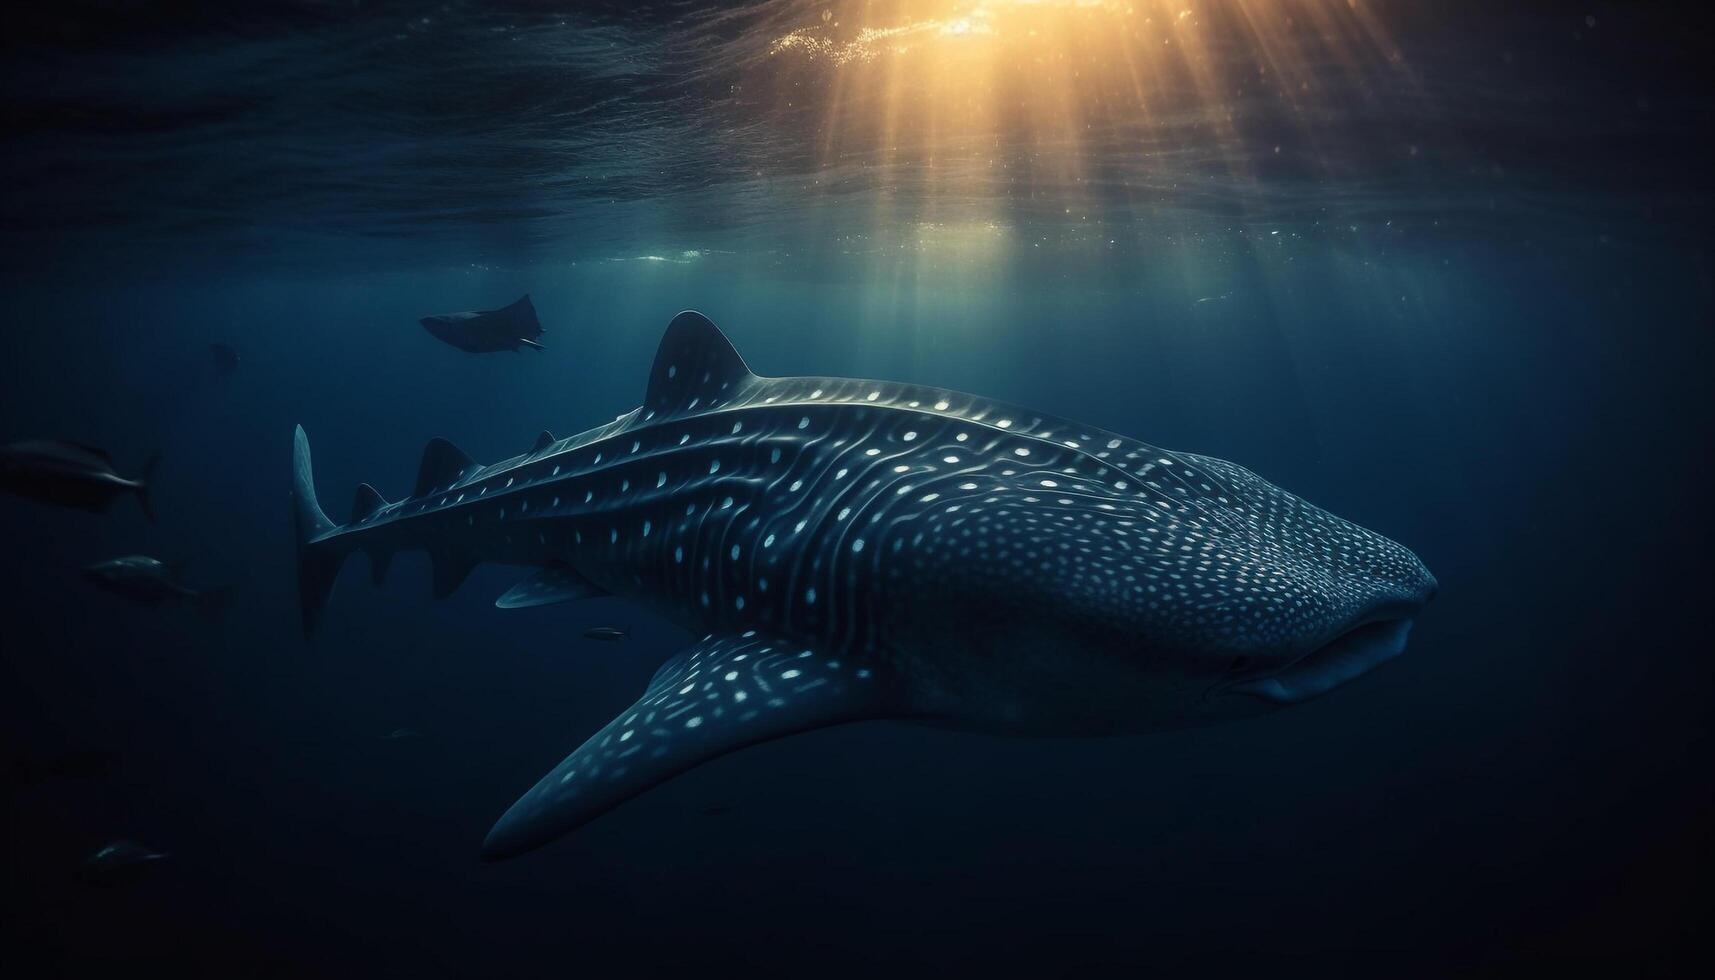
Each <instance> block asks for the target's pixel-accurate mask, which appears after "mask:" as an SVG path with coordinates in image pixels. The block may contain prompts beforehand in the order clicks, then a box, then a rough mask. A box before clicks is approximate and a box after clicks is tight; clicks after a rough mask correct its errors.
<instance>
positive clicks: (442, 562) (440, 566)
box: [430, 551, 477, 599]
mask: <svg viewBox="0 0 1715 980" xmlns="http://www.w3.org/2000/svg"><path fill="white" fill-rule="evenodd" d="M430 560H431V561H433V562H434V590H435V598H437V599H445V598H446V597H447V596H450V595H452V594H453V593H454V592H457V591H458V588H459V586H461V585H463V584H464V580H465V579H467V578H469V577H470V572H471V569H473V568H475V567H476V566H477V560H476V559H475V558H474V557H472V556H470V555H464V554H455V553H453V552H447V551H439V552H435V553H433V554H431V555H430Z"/></svg>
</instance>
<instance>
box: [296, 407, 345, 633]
mask: <svg viewBox="0 0 1715 980" xmlns="http://www.w3.org/2000/svg"><path fill="white" fill-rule="evenodd" d="M338 527H339V526H338V525H337V524H335V523H334V522H333V521H330V520H328V516H327V515H326V514H324V513H322V508H321V504H319V503H317V502H316V484H315V475H314V474H313V473H312V472H311V470H310V440H309V437H308V436H306V435H304V427H303V426H301V425H300V426H298V428H297V432H296V433H295V434H294V435H293V437H292V529H293V531H294V533H295V534H296V536H297V542H298V613H299V615H300V617H301V618H302V620H303V624H304V638H305V639H308V638H309V637H310V635H311V634H312V633H314V632H315V629H316V622H317V621H318V620H319V619H320V618H321V612H322V607H323V606H326V605H327V601H328V595H329V594H330V593H332V592H333V583H334V579H336V578H338V577H339V567H340V565H342V564H343V563H344V562H345V550H344V549H343V548H341V547H339V546H338V545H336V544H334V543H332V542H329V541H318V540H317V539H318V538H321V537H323V536H324V535H326V534H327V533H328V532H330V531H334V530H337V529H338Z"/></svg>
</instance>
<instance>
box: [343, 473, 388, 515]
mask: <svg viewBox="0 0 1715 980" xmlns="http://www.w3.org/2000/svg"><path fill="white" fill-rule="evenodd" d="M385 506H387V501H386V500H385V499H383V498H382V496H381V494H379V493H377V492H376V491H375V488H374V487H372V486H370V485H369V484H367V483H359V484H358V485H357V496H356V497H355V498H353V500H352V501H351V523H353V524H356V523H357V522H358V521H361V520H363V519H364V518H365V517H368V516H370V515H371V514H374V513H375V512H376V511H378V510H380V509H381V508H383V507H385Z"/></svg>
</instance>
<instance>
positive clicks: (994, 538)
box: [296, 313, 1434, 855]
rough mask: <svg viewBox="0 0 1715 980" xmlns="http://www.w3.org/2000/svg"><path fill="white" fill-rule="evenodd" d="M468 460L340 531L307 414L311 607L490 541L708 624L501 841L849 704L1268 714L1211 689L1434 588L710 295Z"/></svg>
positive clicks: (864, 714)
mask: <svg viewBox="0 0 1715 980" xmlns="http://www.w3.org/2000/svg"><path fill="white" fill-rule="evenodd" d="M467 463H468V460H467V459H465V458H464V457H463V454H462V453H459V452H458V451H457V450H456V449H453V448H452V447H450V446H448V445H447V444H445V443H439V444H431V446H430V450H429V452H428V453H426V454H425V458H424V466H423V470H422V472H421V476H420V478H419V487H418V492H417V493H415V494H414V495H413V496H412V497H411V498H409V499H406V500H402V501H399V502H397V503H392V504H384V503H382V502H381V500H380V498H379V497H378V496H376V495H375V494H374V491H371V490H368V488H367V487H365V488H363V490H360V492H359V497H358V505H357V506H358V510H359V511H360V513H358V514H357V515H356V516H355V518H354V520H353V521H352V522H351V523H349V524H347V525H345V526H343V527H336V526H334V525H333V524H332V523H331V522H329V521H328V520H327V519H326V518H325V516H322V514H321V512H320V509H319V507H317V506H316V505H315V499H314V490H313V487H312V486H311V484H310V480H309V472H308V471H309V462H308V446H307V443H306V442H305V441H304V440H303V438H302V433H301V430H300V436H299V445H298V481H297V486H296V495H297V499H298V520H299V533H300V538H301V541H302V552H301V554H302V557H303V565H302V568H303V571H302V572H301V583H300V584H301V586H302V588H303V591H304V597H305V617H306V626H308V625H309V624H311V623H313V621H314V618H315V615H316V613H317V611H318V610H319V608H320V606H321V604H322V602H323V600H324V599H325V596H326V593H327V591H328V589H329V588H331V584H332V577H333V574H334V572H335V571H337V568H338V563H339V560H340V559H341V558H342V557H343V556H344V555H345V554H346V553H348V552H350V551H351V550H357V549H361V550H365V551H367V552H369V553H370V554H371V556H372V557H373V558H374V559H375V560H376V561H377V563H378V564H377V567H378V569H382V568H384V567H385V562H386V559H387V557H388V556H390V555H391V554H392V552H393V551H394V550H397V549H400V548H413V547H414V548H426V549H428V550H429V551H430V552H431V554H432V555H433V556H434V560H435V567H436V590H437V593H440V594H445V593H447V592H450V591H451V590H452V589H453V588H456V586H457V585H458V583H459V582H460V581H461V580H462V579H463V577H464V575H465V574H466V573H467V572H468V571H469V569H470V567H471V566H472V565H473V564H475V563H476V562H478V561H498V562H508V563H514V564H521V565H531V566H540V567H541V568H542V569H543V571H542V572H540V573H539V574H538V575H537V576H536V577H535V578H533V579H531V580H529V581H527V582H525V583H523V584H521V585H520V586H519V587H518V588H516V589H514V590H513V591H512V592H510V593H508V594H507V596H505V597H503V598H502V600H501V602H500V604H501V605H503V606H517V605H537V604H541V603H543V602H552V601H559V600H562V599H571V598H578V597H581V596H586V595H599V594H612V595H618V596H624V597H628V598H632V599H634V600H637V601H640V602H642V603H644V604H646V605H648V606H650V607H652V608H654V609H656V610H658V611H659V612H661V613H662V614H664V615H665V616H667V617H668V618H670V619H672V620H674V621H676V622H678V623H680V624H682V625H684V626H686V627H688V628H690V629H692V630H694V631H696V632H697V633H698V634H699V635H703V636H704V639H703V640H702V641H700V642H699V643H698V644H696V645H694V646H693V647H692V648H691V649H690V650H689V651H687V652H686V653H685V654H682V655H681V656H679V657H677V658H675V659H674V660H672V661H669V663H668V664H667V665H666V666H665V667H664V668H663V669H662V671H661V672H660V673H659V674H658V675H657V677H656V679H655V680H654V681H653V682H652V683H651V685H650V688H649V690H648V691H647V692H646V693H645V695H644V697H643V698H642V699H641V700H640V701H639V702H638V703H637V704H636V705H635V706H634V707H633V708H632V709H630V710H628V711H627V712H626V713H623V714H622V715H621V716H620V717H618V718H616V719H615V720H614V722H613V723H611V724H610V725H609V726H608V727H607V728H605V729H603V730H602V731H601V732H599V733H597V734H596V735H595V736H594V737H593V738H592V739H591V740H590V741H589V742H587V743H586V744H585V745H584V746H583V747H582V748H580V749H579V750H578V751H577V752H575V753H573V754H572V755H571V756H570V757H568V758H567V760H566V761H565V762H564V763H563V764H562V765H561V766H560V767H559V768H558V769H557V770H556V771H555V772H553V773H550V774H549V776H547V777H545V778H544V779H543V780H542V782H541V783H540V784H538V786H537V787H536V788H535V789H533V790H532V791H531V792H530V793H529V794H527V795H526V796H525V797H524V798H523V799H521V800H520V801H519V802H518V803H517V804H516V805H515V806H514V807H513V809H512V811H510V812H509V813H508V814H507V816H506V817H505V818H504V819H503V820H502V821H501V823H500V824H499V825H497V826H496V828H495V831H494V832H493V833H492V834H491V835H490V839H489V842H488V845H487V852H488V853H490V854H493V855H504V854H509V853H515V852H517V851H519V850H523V849H527V848H529V847H532V846H535V845H537V844H540V843H542V842H544V841H546V840H548V839H551V838H552V837H554V836H556V835H557V834H559V833H562V832H564V831H565V830H568V829H570V828H572V827H574V826H576V825H578V824H579V823H582V822H584V821H585V820H588V819H590V818H592V817H594V816H595V815H597V814H599V813H600V812H602V811H604V810H605V809H607V808H609V807H611V806H613V805H614V804H616V803H618V802H620V801H621V800H623V799H625V798H626V797H628V796H630V795H633V794H635V793H637V792H641V791H642V790H644V789H647V788H648V787H649V786H651V785H654V784H655V783H657V782H659V781H660V780H661V779H664V778H666V777H668V776H670V775H672V774H673V773H675V772H677V771H681V770H683V769H685V768H688V767H689V766H692V765H695V764H697V763H698V762H701V761H703V760H705V759H707V758H709V757H712V756H713V755H718V754H721V753H723V752H726V751H730V750H732V749H734V748H737V747H739V746H742V745H745V744H750V743H752V742H755V741H758V740H761V739H765V738H771V737H775V736H778V735H783V734H789V733H791V732H795V731H801V730H804V729H807V728H813V727H818V726H821V725H826V724H832V723H836V722H840V721H848V720H855V719H860V718H872V717H882V716H892V717H907V718H920V719H922V720H925V721H931V722H935V723H939V724H950V725H958V726H961V727H968V728H979V729H987V730H998V731H1017V732H1041V733H1048V734H1089V733H1105V732H1123V731H1139V730H1145V729H1150V728H1158V727H1162V726H1164V725H1171V724H1181V723H1185V722H1188V721H1194V720H1198V719H1201V718H1207V717H1215V716H1219V715H1227V714H1235V713H1241V712H1242V709H1240V708H1235V707H1233V706H1232V705H1233V703H1234V702H1244V703H1248V704H1250V705H1252V706H1253V710H1254V706H1255V705H1256V704H1258V702H1256V701H1254V700H1253V699H1243V698H1226V697H1211V694H1212V693H1214V692H1217V691H1220V690H1222V689H1224V687H1225V686H1229V685H1230V684H1231V683H1232V682H1234V681H1235V680H1244V679H1247V678H1253V677H1267V676H1268V675H1270V674H1272V673H1274V672H1277V671H1279V670H1281V669H1282V668H1284V667H1287V666H1289V665H1292V664H1294V663H1297V662H1300V661H1303V660H1306V659H1308V658H1307V655H1308V654H1309V653H1310V652H1311V651H1315V650H1318V649H1319V648H1323V647H1324V645H1327V644H1329V643H1330V641H1332V640H1334V639H1335V638H1336V637H1338V636H1341V635H1342V634H1346V633H1348V632H1349V631H1351V630H1352V629H1353V628H1354V626H1355V625H1362V624H1363V623H1364V622H1365V621H1366V620H1375V619H1384V618H1385V619H1390V620H1391V619H1396V618H1399V617H1400V616H1402V615H1405V614H1407V613H1408V612H1409V611H1412V610H1415V608H1416V607H1417V606H1418V605H1420V604H1421V603H1422V602H1423V601H1424V600H1425V599H1426V598H1427V596H1428V595H1429V593H1430V592H1432V590H1433V588H1434V583H1433V579H1431V578H1430V577H1429V575H1428V573H1427V572H1426V571H1425V570H1424V568H1423V566H1422V565H1421V563H1419V562H1418V560H1417V559H1416V557H1415V556H1413V555H1412V554H1411V553H1410V552H1409V551H1407V550H1406V549H1404V548H1403V547H1401V546H1399V545H1397V544H1395V543H1393V542H1391V541H1389V540H1387V539H1386V538H1383V537H1381V536H1380V535H1377V534H1374V533H1372V532H1369V531H1366V530H1364V529H1362V528H1359V527H1357V526H1355V525H1353V524H1350V523H1348V522H1346V521H1343V520H1341V519H1340V518H1338V517H1335V516H1333V515H1331V514H1328V513H1327V512H1325V511H1322V510H1320V509H1318V508H1316V507H1314V506H1312V505H1310V504H1308V503H1306V502H1305V501H1303V500H1300V499H1299V498H1297V497H1295V496H1293V495H1291V494H1289V493H1286V492H1285V491H1282V490H1280V489H1278V488H1276V487H1274V486H1272V485H1270V484H1268V483H1267V482H1265V481H1263V480H1262V479H1260V478H1259V477H1257V476H1256V475H1255V474H1253V473H1251V472H1249V471H1248V470H1245V469H1243V468H1242V467H1238V466H1235V465H1233V464H1231V463H1227V462H1223V461H1221V460H1216V459H1211V458H1208V457H1203V456H1196V455H1192V454H1188V453H1175V452H1169V451H1166V450H1162V449H1157V448H1155V447H1152V446H1148V445H1145V444H1143V443H1140V442H1137V441H1135V440H1130V439H1126V438H1123V437H1120V436H1117V435H1114V434H1112V433H1108V432H1103V431H1100V430H1097V429H1093V428H1091V427H1088V426H1081V425H1077V424H1074V423H1071V422H1067V421H1064V420H1062V419H1058V418H1053V417H1051V416H1047V415H1043V414H1041V413H1036V412H1030V411H1027V410H1024V409H1018V408H1014V407H1011V406H1007V405H1003V404H1000V403H997V402H993V401H989V400H986V399H981V398H976V397H973V396H971V395H966V394H961V393H957V392H952V391H945V390H939V389H932V388H924V387H918V386H911V385H901V384H888V383H881V382H870V381H856V380H847V379H836V378H778V379H770V378H761V377H758V376H756V375H753V374H751V373H750V372H749V370H748V369H747V368H746V367H745V365H744V363H743V361H742V360H741V359H740V358H739V357H738V354H737V353H736V351H734V350H733V349H732V347H731V345H730V344H729V343H728V342H727V341H726V339H725V337H724V336H722V335H721V334H720V332H719V331H718V330H717V329H716V328H715V327H714V325H713V324H711V323H709V322H708V321H707V320H706V319H704V318H703V317H701V316H700V315H698V314H694V313H686V314H681V315H680V316H679V317H678V318H676V319H675V320H674V322H673V323H672V324H671V325H670V326H669V328H668V331H667V335H666V337H665V338H664V339H663V341H662V345H661V350H660V352H659V354H658V355H657V359H656V363H655V366H654V369H653V371H652V373H651V379H650V384H649V390H648V394H647V396H646V398H645V402H644V404H643V405H642V406H641V407H640V408H638V409H637V410H635V411H633V412H631V413H629V414H627V415H623V416H621V417H620V418H618V419H616V420H615V421H614V422H612V423H610V424H608V425H605V426H602V427H600V428H597V429H593V430H591V431H589V432H586V433H583V434H582V435H579V436H576V437H574V438H571V439H564V440H558V441H547V437H546V436H545V437H544V442H543V443H542V444H541V448H539V449H537V450H536V451H533V452H531V453H529V454H526V455H524V456H519V457H515V458H513V459H509V460H506V461H504V462H501V463H496V464H493V465H491V466H486V467H479V466H475V465H474V464H470V465H465V464H467ZM366 501H367V503H366ZM364 511H367V512H364ZM1400 639H1401V641H1403V632H1401V633H1400ZM1394 652H1397V650H1395V651H1394ZM1350 662H1353V661H1350V660H1349V659H1348V661H1347V663H1348V664H1349V663H1350ZM1342 669H1343V670H1345V671H1346V672H1348V673H1349V672H1350V671H1351V670H1352V669H1354V668H1352V667H1350V666H1349V665H1348V666H1346V667H1343V668H1342ZM1360 672H1361V671H1360ZM1340 679H1343V676H1342V677H1341V678H1340ZM1277 687H1278V685H1277ZM1295 690H1296V689H1295ZM1277 693H1278V691H1277ZM1277 699H1286V700H1290V699H1291V698H1290V697H1282V698H1277Z"/></svg>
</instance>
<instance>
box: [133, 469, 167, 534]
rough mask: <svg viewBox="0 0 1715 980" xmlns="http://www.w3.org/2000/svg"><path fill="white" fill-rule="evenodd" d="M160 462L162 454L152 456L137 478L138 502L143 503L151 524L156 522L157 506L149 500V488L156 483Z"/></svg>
mask: <svg viewBox="0 0 1715 980" xmlns="http://www.w3.org/2000/svg"><path fill="white" fill-rule="evenodd" d="M160 462H161V457H160V454H158V453H157V454H156V455H154V456H150V457H149V461H148V462H147V463H144V464H143V475H142V476H141V477H139V478H138V479H137V503H139V504H141V505H142V507H143V516H144V517H147V518H148V519H149V523H151V524H153V523H154V522H155V508H154V506H153V505H152V504H150V502H149V488H150V487H151V486H152V485H153V484H154V480H155V467H156V466H158V465H159V464H160Z"/></svg>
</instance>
